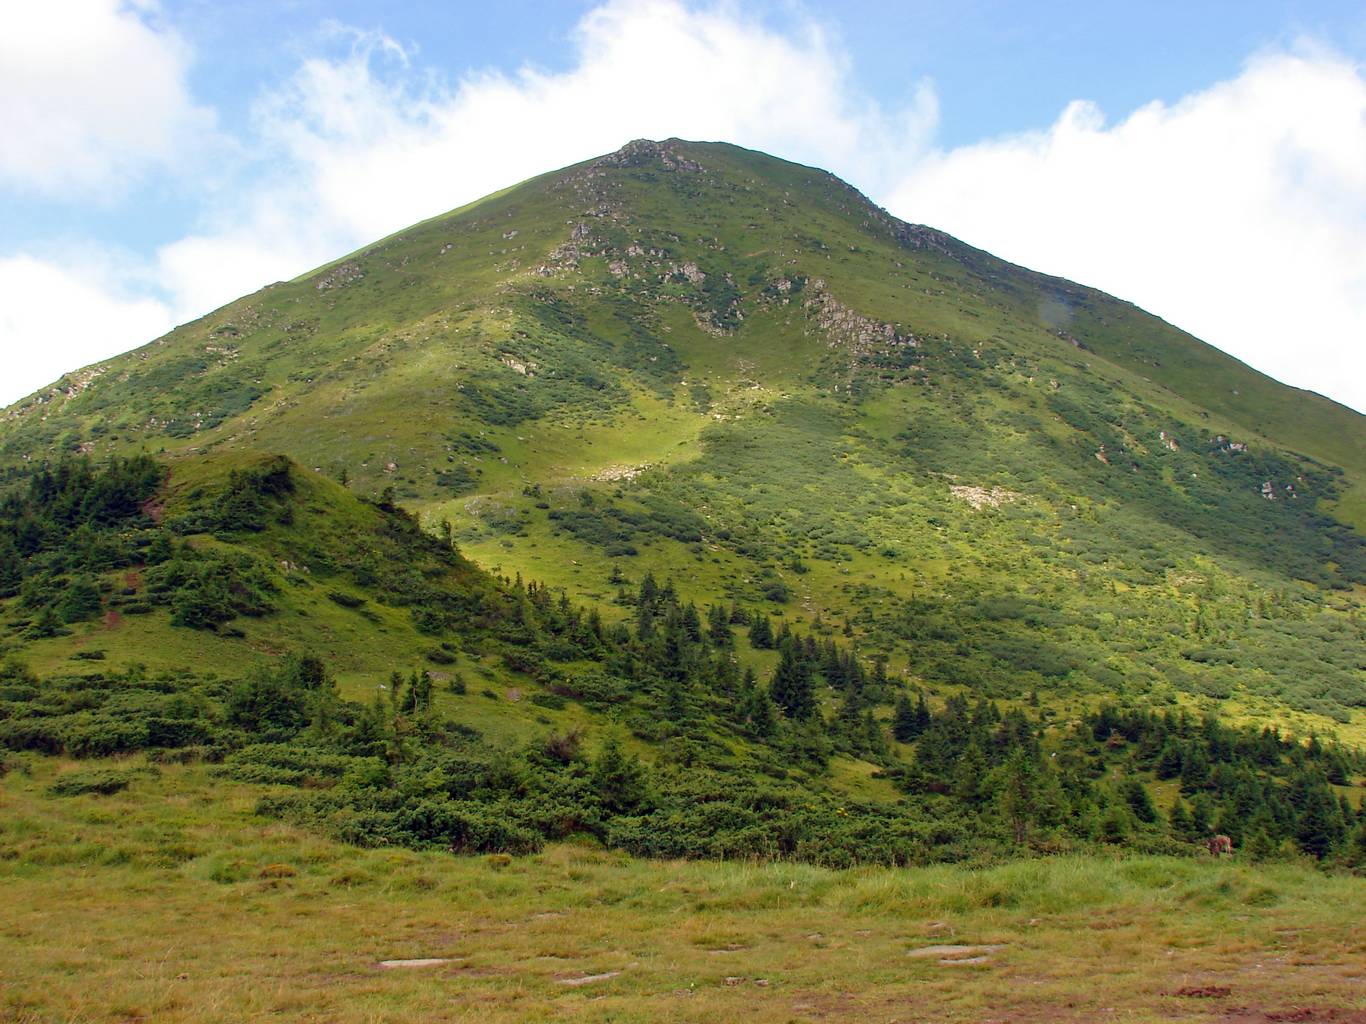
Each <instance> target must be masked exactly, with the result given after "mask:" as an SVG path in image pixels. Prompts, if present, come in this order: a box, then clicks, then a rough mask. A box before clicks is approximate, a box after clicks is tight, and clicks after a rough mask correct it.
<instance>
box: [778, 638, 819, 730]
mask: <svg viewBox="0 0 1366 1024" xmlns="http://www.w3.org/2000/svg"><path fill="white" fill-rule="evenodd" d="M769 693H770V694H771V695H772V697H773V703H775V704H776V705H778V708H779V709H780V710H781V711H782V713H783V714H784V715H786V716H787V717H788V718H795V719H798V720H800V721H804V720H806V719H808V718H810V717H811V716H812V714H813V713H814V712H815V710H816V697H815V692H814V690H813V687H812V683H811V668H810V666H808V665H807V664H806V663H805V662H803V661H801V660H800V659H799V658H797V656H796V655H795V654H793V653H792V651H791V650H790V649H789V650H784V651H783V652H782V656H781V657H780V658H779V661H778V668H777V670H776V671H775V672H774V673H773V682H772V684H771V685H770V686H769Z"/></svg>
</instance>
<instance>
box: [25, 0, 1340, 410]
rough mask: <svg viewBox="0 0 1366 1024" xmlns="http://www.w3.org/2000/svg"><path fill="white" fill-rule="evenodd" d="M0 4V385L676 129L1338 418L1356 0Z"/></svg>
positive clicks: (130, 340) (74, 362) (147, 0)
mask: <svg viewBox="0 0 1366 1024" xmlns="http://www.w3.org/2000/svg"><path fill="white" fill-rule="evenodd" d="M1082 8H1084V9H1082ZM0 25H3V31H0V97H3V100H0V138H3V139H4V143H3V145H0V404H4V403H7V402H11V401H14V400H17V399H19V398H21V397H23V396H24V395H26V394H28V393H30V392H32V391H34V390H36V389H38V388H39V387H42V386H44V385H46V384H48V383H50V382H52V381H54V380H56V379H57V378H58V377H59V376H61V374H62V373H64V372H66V371H69V370H73V369H76V368H78V367H80V366H83V365H86V364H89V363H91V362H94V361H97V360H99V359H103V358H107V357H108V356H111V355H114V354H117V353H118V352H121V351H125V350H127V349H129V348H132V347H135V346H137V345H140V344H143V343H145V342H147V341H150V340H151V339H153V338H155V337H157V336H159V335H160V334H162V333H164V332H165V331H167V330H169V329H170V328H171V327H172V326H174V325H176V324H179V323H183V322H185V321H188V320H191V319H194V318H196V317H198V316H201V315H203V314H204V313H207V312H209V311H211V310H212V309H214V308H216V307H218V306H220V305H222V304H224V303H226V302H229V301H231V300H232V299H234V298H237V297H238V296H240V295H243V294H246V293H248V292H251V291H254V290H256V289H257V288H259V287H261V286H262V285H265V284H268V283H270V282H273V281H277V280H282V279H288V278H291V277H294V276H297V275H298V274H300V273H303V272H304V271H307V270H308V269H310V268H312V267H315V266H318V265H320V264H322V263H325V262H327V261H329V260H330V259H332V258H334V257H336V256H338V255H341V254H343V253H346V252H349V251H351V250H353V249H355V248H358V247H360V246H362V245H364V244H366V243H367V242H369V241H372V240H374V239H376V238H380V237H382V236H384V235H386V234H389V233H391V232H393V231H396V230H399V229H401V228H403V227H405V226H406V225H408V224H411V223H413V222H414V221H417V220H421V219H423V218H425V217H429V216H432V215H434V214H437V213H440V212H442V211H445V210H448V209H452V208H454V207H457V206H460V205H463V204H464V203H467V202H470V201H472V200H474V199H476V198H478V197H479V196H481V195H484V194H487V193H488V192H491V191H494V190H496V189H499V188H502V187H504V186H506V185H509V184H511V183H513V182H516V181H519V180H522V179H524V178H527V177H530V176H532V175H534V174H538V173H540V172H543V171H546V170H551V169H554V168H557V167H561V166H564V165H566V164H569V163H573V162H575V161H578V160H582V159H586V158H589V157H592V156H595V155H598V154H600V153H604V152H608V151H610V150H613V149H616V148H617V147H618V146H620V145H621V144H622V143H623V142H625V141H627V140H629V139H632V138H640V137H645V138H666V137H670V136H679V137H682V138H690V139H702V140H723V141H728V142H734V143H737V144H739V145H743V146H749V147H752V148H756V149H762V150H765V151H767V152H770V153H773V154H775V155H778V156H782V157H786V158H788V159H794V160H798V161H800V162H803V163H808V164H814V165H816V166H820V167H824V168H827V169H829V170H831V171H833V172H835V173H836V174H838V175H840V176H841V177H843V178H845V179H846V180H847V181H849V182H850V183H851V184H854V185H855V186H857V187H858V188H860V189H862V190H863V191H864V192H866V193H867V194H869V195H870V196H871V197H872V198H873V199H875V200H876V201H877V202H879V203H881V204H883V205H885V206H886V207H887V208H888V209H889V210H890V211H891V212H892V213H894V214H896V215H897V216H899V217H902V218H904V219H906V220H909V221H913V222H916V223H923V224H930V225H933V226H935V227H939V228H942V229H944V230H946V231H948V232H950V233H951V234H954V235H956V236H958V237H959V238H962V239H963V240H964V241H966V242H969V243H971V244H973V245H976V246H978V247H980V248H984V249H987V250H989V251H991V252H993V253H996V254H997V255H999V256H1002V257H1004V258H1006V259H1008V260H1011V261H1013V262H1016V263H1020V264H1023V265H1025V266H1029V267H1032V268H1034V269H1036V270H1041V271H1045V272H1048V273H1053V274H1059V275H1061V276H1064V277H1069V278H1072V279H1073V280H1076V281H1080V282H1082V283H1085V284H1089V285H1094V286H1096V287H1099V288H1102V289H1104V290H1105V291H1108V292H1111V293H1112V294H1114V295H1117V296H1119V297H1121V298H1125V299H1128V300H1130V301H1133V302H1135V303H1137V304H1138V305H1139V306H1141V307H1143V308H1144V309H1147V310H1148V311H1150V312H1152V313H1155V314H1157V315H1158V316H1161V317H1163V318H1164V319H1166V320H1168V321H1170V322H1172V323H1174V324H1176V325H1177V326H1180V327H1182V328H1184V329H1186V330H1188V331H1190V332H1191V333H1193V334H1195V335H1196V336H1197V337H1200V338H1202V339H1204V340H1205V341H1208V342H1209V343H1210V344H1212V345H1215V346H1217V347H1219V348H1221V349H1223V350H1224V351H1227V352H1229V353H1231V354H1232V355H1234V356H1236V357H1238V358H1239V359H1241V360H1243V361H1244V362H1246V363H1248V364H1250V365H1251V366H1254V367H1256V368H1257V369H1259V370H1261V371H1263V372H1265V373H1268V374H1270V375H1271V376H1273V377H1276V378H1277V379H1279V380H1282V381H1285V382H1286V383H1288V384H1293V385H1295V386H1297V387H1303V388H1308V389H1310V390H1313V391H1317V392H1319V393H1321V394H1324V395H1327V396H1329V397H1330V398H1333V399H1335V400H1337V401H1339V402H1342V403H1344V404H1346V405H1349V406H1352V407H1353V408H1355V409H1357V410H1361V411H1366V6H1363V5H1362V4H1360V3H1359V2H1356V3H1331V2H1322V3H1297V2H1286V0H1283V2H1278V3H1272V2H1261V0H1242V2H1237V3H1234V2H1207V3H1201V2H1197V0H1186V2H1182V3H1177V2H1168V0H1147V2H1145V3H1143V4H1089V5H1081V4H1076V3H1075V2H1067V3H1064V2H1061V0H1059V2H1053V0H1035V2H1032V3H1029V4H1019V3H1008V2H1004V0H1001V2H987V0H958V2H956V3H954V4H945V3H942V2H937V3H930V2H927V0H901V2H885V3H884V2H877V0H865V2H858V0H840V2H827V0H802V2H797V0H752V2H743V0H723V2H706V0H598V2H583V0H560V2H555V3H532V2H529V0H500V2H499V3H498V4H473V3H451V2H449V0H431V2H420V0H417V2H409V3H405V4H397V5H396V4H382V3H378V2H365V0H332V2H328V3H323V2H319V0H269V2H267V0H162V2H157V0H45V2H43V3H38V4H19V3H9V4H4V3H0Z"/></svg>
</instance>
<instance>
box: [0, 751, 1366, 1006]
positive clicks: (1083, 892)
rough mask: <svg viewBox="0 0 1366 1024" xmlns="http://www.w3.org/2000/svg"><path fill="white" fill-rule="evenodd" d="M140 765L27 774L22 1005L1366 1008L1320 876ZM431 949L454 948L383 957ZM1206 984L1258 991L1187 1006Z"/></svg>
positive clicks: (16, 854) (1357, 971)
mask: <svg viewBox="0 0 1366 1024" xmlns="http://www.w3.org/2000/svg"><path fill="white" fill-rule="evenodd" d="M120 765H121V767H127V768H131V769H133V772H132V778H133V781H132V783H131V784H130V785H129V787H128V788H127V789H124V790H123V791H121V792H117V793H114V794H113V795H109V796H94V795H79V796H66V797H59V796H53V795H51V794H50V793H49V789H50V787H51V786H52V784H53V783H54V782H55V781H56V780H57V779H58V778H61V777H63V776H66V775H68V774H70V773H71V772H72V771H73V770H74V769H75V766H74V765H72V764H70V763H66V762H61V761H55V760H45V759H35V760H33V761H31V762H30V763H29V767H28V769H27V771H11V772H10V773H9V774H8V775H7V776H5V777H4V778H3V779H2V780H0V800H3V808H4V813H3V815H0V879H2V880H3V885H4V888H5V892H6V900H7V906H8V910H7V912H6V915H5V925H4V927H3V929H0V955H3V956H4V958H5V962H6V964H7V965H8V966H7V968H6V971H5V978H6V982H5V986H4V993H3V996H0V1019H4V1020H9V1021H15V1022H26V1024H29V1022H32V1024H37V1022H49V1021H64V1022H92V1024H93V1022H105V1021H108V1022H114V1021H127V1020H131V1019H154V1020H158V1021H169V1022H175V1021H196V1022H198V1021H205V1020H254V1019H265V1018H268V1017H270V1018H283V1019H298V1020H332V1021H338V1022H348V1021H357V1022H359V1021H368V1022H376V1021H401V1020H414V1019H424V1020H470V1019H474V1018H475V1017H476V1016H477V1017H478V1019H480V1020H487V1021H522V1020H532V1019H535V1020H545V1019H556V1020H583V1021H609V1020H611V1021H619V1022H633V1021H641V1022H643V1021H697V1022H703V1021H716V1022H720V1021H729V1020H735V1019H737V1018H738V1017H740V1016H743V1017H745V1018H746V1019H753V1020H756V1021H817V1020H842V1021H888V1020H906V1021H910V1020H926V1019H933V1020H942V1021H980V1020H983V1019H985V1018H987V1017H991V1018H1008V1019H1019V1020H1074V1019H1075V1020H1093V1019H1097V1018H1098V1017H1101V1016H1102V1015H1103V1016H1104V1017H1106V1018H1109V1017H1112V1016H1113V1017H1114V1018H1115V1019H1121V1020H1128V1021H1135V1022H1143V1021H1167V1020H1192V1021H1197V1020H1208V1019H1210V1014H1211V1012H1215V1013H1219V1012H1232V1008H1234V1007H1242V1008H1246V1010H1245V1012H1246V1013H1247V1014H1248V1016H1247V1017H1245V1018H1240V1019H1248V1020H1272V1019H1278V1018H1275V1017H1273V1016H1272V1015H1273V1014H1276V1013H1287V1012H1291V1011H1294V1010H1299V1009H1303V1008H1306V1007H1308V1008H1311V1009H1313V1010H1314V1012H1315V1013H1316V1014H1320V1015H1323V1016H1324V1017H1325V1019H1335V1018H1330V1017H1329V1016H1328V1015H1329V1014H1330V1013H1331V1012H1332V1011H1334V1010H1337V1011H1339V1012H1346V1011H1348V1010H1357V1011H1360V1010H1362V1009H1366V1002H1363V997H1362V992H1363V986H1362V981H1363V976H1362V973H1361V963H1362V958H1363V954H1366V946H1363V944H1362V936H1361V933H1360V929H1359V927H1358V926H1359V920H1358V917H1359V914H1358V909H1359V906H1360V888H1361V881H1360V880H1359V879H1351V878H1344V877H1332V876H1325V875H1323V874H1321V873H1319V872H1318V871H1316V870H1314V869H1313V868H1309V867H1306V866H1303V865H1301V864H1297V863H1285V864H1278V865H1263V866H1260V867H1258V868H1256V869H1253V868H1249V867H1247V866H1244V865H1240V864H1238V863H1237V862H1236V861H1235V862H1224V863H1214V862H1210V861H1200V860H1173V859H1163V858H1150V857H1148V858H1143V857H1140V858H1127V859H1109V858H1096V857H1089V858H1081V857H1069V858H1055V859H1044V860H1036V861H1028V862H1023V863H1015V864H1007V865H1002V866H999V867H991V868H985V869H977V870H968V869H964V868H948V867H940V868H916V869H907V870H899V871H894V870H885V869H876V870H874V869H852V870H846V871H829V870H822V869H818V868H812V867H808V866H803V865H796V864H782V863H778V864H767V865H760V864H747V863H725V864H712V863H670V862H660V863H657V862H647V861H638V860H632V859H630V858H626V857H622V856H619V855H615V854H611V853H607V852H604V851H601V850H598V849H593V848H591V847H586V846H574V845H560V846H555V847H551V848H548V849H547V850H546V851H545V852H544V853H542V854H539V855H536V856H532V857H525V858H517V859H514V860H512V861H510V862H508V861H505V860H503V859H500V858H454V857H451V856H449V855H445V854H441V853H414V852H410V851H402V850H386V849H374V850H365V849H358V848H355V847H350V846H346V845H342V844H337V843H334V842H330V841H327V840H325V839H321V838H319V837H318V836H316V835H313V834H310V833H306V832H301V831H299V830H297V829H294V828H292V827H290V826H287V825H282V824H280V823H278V822H275V821H269V820H265V819H262V818H259V817H257V816H255V815H254V814H253V811H252V808H253V807H254V805H255V803H256V800H257V796H258V794H259V793H260V792H261V789H260V788H259V787H252V786H247V785H244V784H241V783H234V782H231V781H227V780H224V779H222V778H219V777H216V776H214V775H213V774H212V773H211V771H210V770H209V769H208V768H206V767H204V766H197V765H189V766H181V765H164V766H157V767H155V769H154V770H150V771H147V770H142V768H141V766H140V764H139V762H137V761H132V762H121V763H120ZM82 770H85V769H82ZM946 943H962V944H979V943H985V944H1003V946H1004V948H1003V949H1000V950H998V951H995V952H993V953H991V954H990V956H991V959H990V961H989V962H988V963H985V964H981V965H977V966H944V965H941V964H940V963H939V962H938V961H937V959H935V958H932V957H931V958H926V959H921V958H915V957H910V956H908V953H909V951H911V950H914V949H917V948H920V947H924V946H928V945H938V944H946ZM425 957H441V958H451V959H452V962H451V963H449V964H445V965H441V966H437V967H432V968H425V969H409V970H383V969H381V968H379V967H378V966H377V965H378V962H379V961H381V960H387V959H399V958H404V959H408V958H425ZM610 972H620V973H619V974H617V975H616V976H614V977H611V978H607V979H604V980H602V981H598V982H591V983H588V984H585V985H583V986H581V987H571V986H567V985H565V984H563V983H562V982H563V981H564V980H565V979H577V978H582V977H585V976H588V975H596V974H606V973H610ZM728 979H739V980H737V981H731V980H728ZM1207 985H1216V986H1227V987H1228V988H1229V989H1230V990H1231V992H1230V994H1229V995H1227V996H1225V997H1222V998H1216V999H1199V998H1188V997H1181V996H1178V995H1175V993H1177V992H1178V991H1179V990H1181V989H1182V988H1189V987H1201V986H1207ZM1344 1019H1345V1018H1344Z"/></svg>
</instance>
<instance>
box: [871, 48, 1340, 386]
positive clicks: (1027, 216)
mask: <svg viewBox="0 0 1366 1024" xmlns="http://www.w3.org/2000/svg"><path fill="white" fill-rule="evenodd" d="M887 201H888V205H889V207H890V208H891V209H892V210H893V211H894V212H896V213H897V214H899V215H900V216H903V217H906V218H908V219H913V220H917V221H921V222H924V223H928V224H934V225H936V226H937V227H941V228H943V229H944V230H946V231H949V232H951V233H952V234H955V235H958V236H959V237H961V238H963V239H965V240H967V241H969V242H971V243H972V244H974V245H977V246H980V247H982V248H985V249H988V250H990V251H992V252H994V253H996V254H998V255H1000V256H1003V257H1005V258H1006V259H1010V260H1013V261H1015V262H1018V263H1022V264H1025V265H1026V266H1030V267H1033V268H1035V269H1038V270H1044V271H1047V272H1050V273H1054V274H1059V275H1062V276H1064V277H1070V278H1072V279H1074V280H1077V281H1082V282H1085V283H1087V284H1091V285H1095V286H1096V287H1099V288H1102V289H1105V290H1106V291H1110V292H1112V293H1114V294H1116V295H1119V296H1122V297H1123V298H1126V299H1130V300H1132V301H1134V302H1136V303H1137V304H1138V305H1140V306H1142V307H1144V308H1146V309H1148V310H1150V311H1152V312H1154V313H1157V314H1159V315H1160V316H1162V317H1164V318H1165V319H1167V320H1169V321H1171V322H1173V323H1175V324H1178V325H1179V326H1181V327H1183V328H1185V329H1186V330H1188V331H1190V332H1191V333H1193V334H1195V335H1196V336H1198V337H1200V338H1203V339H1204V340H1206V341H1208V342H1210V343H1211V344H1213V345H1215V346H1217V347H1219V348H1222V349H1223V350H1224V351H1226V352H1230V353H1232V354H1233V355H1235V356H1237V357H1238V358H1240V359H1242V360H1244V361H1245V362H1248V363H1250V364H1251V365H1253V366H1255V367H1257V368H1258V369H1260V370H1262V371H1264V372H1266V373H1269V374H1271V375H1272V376H1274V377H1276V378H1278V379H1280V380H1283V381H1286V382H1287V383H1291V384H1295V385H1298V386H1300V387H1306V388H1310V389H1312V390H1316V391H1320V392H1322V393H1324V394H1328V395H1331V396H1332V397H1334V398H1336V399H1338V400H1339V401H1343V402H1346V403H1349V404H1351V405H1353V406H1354V407H1356V408H1358V409H1366V337H1363V331H1364V330H1366V77H1363V74H1362V69H1361V68H1359V67H1357V66H1354V65H1353V64H1351V63H1349V62H1348V61H1346V60H1344V59H1342V58H1340V57H1338V56H1335V55H1333V54H1331V53H1325V52H1321V51H1306V52H1303V53H1299V54H1283V53H1282V54H1273V55H1264V56H1260V57H1257V58H1255V59H1253V60H1251V61H1250V62H1249V63H1248V64H1247V66H1246V68H1245V69H1244V71H1243V73H1242V74H1240V75H1239V76H1238V77H1237V78H1235V79H1233V80H1231V81H1228V82H1224V83H1220V84H1218V85H1215V86H1213V87H1212V88H1210V89H1207V90H1205V91H1202V92H1199V93H1195V94H1192V95H1190V96H1188V97H1186V98H1185V99H1183V100H1181V101H1180V102H1179V103H1176V104H1174V105H1172V106H1165V105H1163V104H1160V103H1153V104H1150V105H1148V106H1145V107H1143V108H1142V109H1140V110H1137V111H1135V112H1134V113H1132V114H1130V115H1129V116H1128V117H1126V118H1125V119H1124V120H1122V121H1120V122H1119V123H1117V124H1114V125H1112V126H1111V125H1107V124H1106V123H1105V119H1104V117H1103V116H1102V114H1101V113H1100V111H1099V110H1097V109H1096V108H1095V107H1094V106H1093V105H1091V104H1088V103H1084V102H1076V103H1073V104H1071V105H1070V106H1069V107H1068V108H1067V109H1066V110H1065V111H1064V112H1063V113H1062V115H1061V116H1060V117H1059V118H1058V120H1057V122H1056V123H1055V124H1054V125H1053V126H1052V127H1051V128H1049V129H1048V130H1047V131H1043V132H1039V133H1033V134H1026V135H1018V136H1013V137H1010V138H1004V139H998V140H994V141H990V142H985V143H982V144H980V145H975V146H968V147H965V148H962V149H956V150H952V151H949V152H940V153H936V154H934V155H933V156H930V157H928V158H925V159H923V160H921V161H919V162H918V163H917V164H916V166H915V167H914V168H913V170H912V172H911V173H910V175H909V176H908V177H907V178H906V179H905V180H904V181H903V182H901V183H900V184H899V185H897V186H896V187H895V188H893V189H892V190H891V192H890V194H889V196H888V200H887Z"/></svg>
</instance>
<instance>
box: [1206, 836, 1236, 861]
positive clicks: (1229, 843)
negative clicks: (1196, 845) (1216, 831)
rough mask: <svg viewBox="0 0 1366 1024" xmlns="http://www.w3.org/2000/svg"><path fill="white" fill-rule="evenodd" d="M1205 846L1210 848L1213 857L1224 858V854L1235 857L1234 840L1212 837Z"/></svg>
mask: <svg viewBox="0 0 1366 1024" xmlns="http://www.w3.org/2000/svg"><path fill="white" fill-rule="evenodd" d="M1205 845H1206V846H1207V847H1209V852H1210V856H1211V857H1222V856H1223V855H1224V854H1228V855H1229V856H1230V857H1232V856H1233V840H1232V839H1230V838H1229V837H1228V836H1210V837H1209V839H1207V840H1205Z"/></svg>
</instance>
